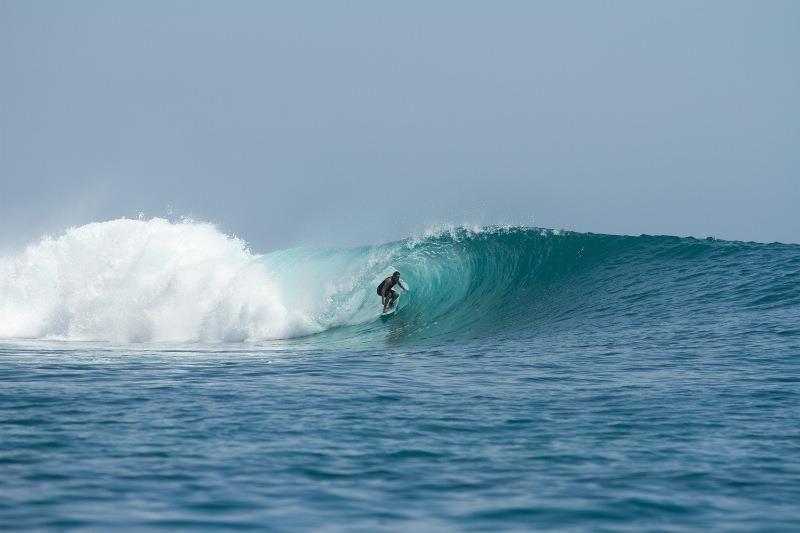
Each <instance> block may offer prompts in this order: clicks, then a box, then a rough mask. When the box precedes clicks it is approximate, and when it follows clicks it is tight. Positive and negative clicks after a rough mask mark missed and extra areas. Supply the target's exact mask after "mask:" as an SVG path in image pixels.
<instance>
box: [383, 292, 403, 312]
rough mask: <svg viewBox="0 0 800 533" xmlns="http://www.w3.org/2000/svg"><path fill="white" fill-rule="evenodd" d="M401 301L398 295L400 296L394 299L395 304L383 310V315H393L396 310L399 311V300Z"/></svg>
mask: <svg viewBox="0 0 800 533" xmlns="http://www.w3.org/2000/svg"><path fill="white" fill-rule="evenodd" d="M399 301H400V297H399V296H398V297H397V300H395V301H394V305H393V306H391V307H390V308H389V309H387V310H386V311H383V312H382V313H381V316H389V315H392V314H394V312H395V311H397V302H399Z"/></svg>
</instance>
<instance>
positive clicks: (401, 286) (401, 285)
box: [397, 281, 408, 292]
mask: <svg viewBox="0 0 800 533" xmlns="http://www.w3.org/2000/svg"><path fill="white" fill-rule="evenodd" d="M397 284H398V285H400V288H401V289H403V290H404V291H406V292H408V289H406V288H405V287H403V284H402V283H400V282H399V281H398V282H397Z"/></svg>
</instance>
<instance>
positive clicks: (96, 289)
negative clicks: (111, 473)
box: [0, 218, 380, 342]
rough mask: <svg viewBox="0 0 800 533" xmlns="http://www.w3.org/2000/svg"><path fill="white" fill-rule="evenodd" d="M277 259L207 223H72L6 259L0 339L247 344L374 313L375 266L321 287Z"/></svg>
mask: <svg viewBox="0 0 800 533" xmlns="http://www.w3.org/2000/svg"><path fill="white" fill-rule="evenodd" d="M279 259H280V258H278V259H276V258H272V259H270V256H256V255H253V254H252V253H250V251H249V250H248V249H247V246H246V243H245V242H243V241H242V240H240V239H237V238H235V237H230V236H227V235H225V234H223V233H222V232H220V231H219V230H218V229H217V228H216V227H215V226H213V225H211V224H207V223H201V222H191V221H186V222H178V223H174V222H170V221H168V220H164V219H159V218H155V219H150V220H130V219H119V220H113V221H108V222H98V223H92V224H87V225H85V226H81V227H76V228H71V229H70V230H68V231H67V232H66V233H65V234H64V235H61V236H59V237H55V238H53V237H45V238H43V239H42V240H41V241H40V242H38V243H36V244H32V245H30V246H28V247H27V248H26V249H25V250H24V251H22V252H21V253H19V254H15V255H14V254H12V255H6V256H4V257H0V338H51V339H67V340H109V341H119V342H140V341H181V342H184V341H243V340H261V339H277V338H287V337H295V336H299V335H304V334H309V333H315V332H318V331H322V330H324V329H326V328H328V327H330V326H331V325H337V324H344V323H353V322H358V321H362V320H367V319H369V318H370V315H369V313H367V312H366V310H365V305H364V304H365V301H366V295H367V294H368V291H366V289H363V288H362V287H361V285H364V280H365V278H369V279H368V280H369V281H370V282H372V281H373V279H375V278H376V276H379V275H380V274H379V273H378V272H377V270H376V271H375V272H374V273H373V272H368V269H370V268H373V267H374V264H373V265H369V264H362V267H361V270H360V272H349V273H348V274H347V275H346V276H345V277H344V278H340V280H339V281H338V282H337V283H329V284H327V285H325V284H323V285H322V286H321V287H322V288H321V289H320V288H319V287H314V283H308V282H306V283H303V282H302V280H295V281H293V280H292V279H289V277H288V274H287V272H281V269H280V268H278V267H279V266H280V264H281V262H280V260H279ZM367 263H369V262H367ZM271 264H275V265H276V268H275V271H272V269H271V267H270V265H271ZM283 270H284V271H288V272H291V271H292V270H293V269H291V268H288V267H287V268H284V269H283ZM295 273H296V271H295Z"/></svg>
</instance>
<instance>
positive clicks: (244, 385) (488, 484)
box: [0, 230, 800, 531]
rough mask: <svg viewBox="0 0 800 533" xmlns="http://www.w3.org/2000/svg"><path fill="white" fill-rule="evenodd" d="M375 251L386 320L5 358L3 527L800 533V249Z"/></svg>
mask: <svg viewBox="0 0 800 533" xmlns="http://www.w3.org/2000/svg"><path fill="white" fill-rule="evenodd" d="M385 246H387V248H379V249H380V250H382V251H384V252H386V254H387V257H388V258H389V263H390V267H391V268H392V269H393V268H399V269H400V270H401V271H402V272H403V273H404V277H405V279H407V281H408V283H409V285H410V286H411V287H412V290H411V292H409V294H408V295H405V296H403V297H402V298H401V304H402V305H401V307H400V310H399V311H398V312H397V313H396V315H395V316H393V317H392V318H390V319H388V320H385V319H384V320H381V319H379V318H377V313H378V312H379V309H377V308H376V309H375V314H376V317H373V318H371V319H370V320H361V321H353V320H351V321H350V322H347V321H344V320H341V318H339V319H334V318H332V311H331V309H327V310H325V311H324V312H323V314H324V316H321V317H319V321H318V322H317V323H318V324H325V325H326V327H325V329H324V330H323V331H322V332H320V333H317V334H312V335H308V336H304V337H302V338H299V339H295V340H283V341H259V340H252V339H250V340H247V339H246V340H244V341H243V342H214V343H203V342H200V341H197V342H190V343H170V342H162V341H158V342H144V343H143V342H111V341H96V342H82V341H77V340H61V341H56V340H42V339H28V340H21V339H6V340H3V341H0V526H2V527H3V528H6V529H25V528H37V529H69V528H77V529H81V528H84V529H91V530H103V529H110V528H114V527H120V528H123V529H126V528H127V529H137V528H155V529H174V528H185V529H201V528H212V529H216V528H225V529H249V528H251V529H260V530H278V531H282V530H307V529H315V530H317V529H327V530H334V531H335V530H375V529H387V530H407V529H410V528H414V529H415V530H498V529H500V530H515V529H517V530H532V529H535V530H542V529H558V530H564V529H591V530H632V531H641V530H643V529H656V530H671V529H675V530H678V529H718V530H719V529H726V530H748V531H752V530H770V531H773V530H797V529H799V528H800V505H798V502H800V246H794V245H779V244H772V245H766V244H755V243H732V242H723V241H713V240H702V241H701V240H695V239H679V238H673V237H614V236H599V235H586V234H569V233H567V234H553V233H548V232H539V231H534V230H497V231H490V232H485V233H481V234H465V233H456V234H453V235H439V236H436V237H432V238H429V239H423V240H422V241H417V242H408V243H405V244H403V245H402V246H399V247H398V246H394V247H389V245H385ZM364 253H365V249H352V250H345V251H341V250H340V251H319V250H317V251H309V250H307V249H302V250H298V251H287V252H283V253H279V254H275V255H272V256H265V257H264V258H263V261H265V262H266V263H267V264H268V266H269V268H270V269H273V271H275V272H278V271H280V270H281V268H284V269H286V270H291V265H292V261H294V260H298V258H299V260H302V261H303V262H304V263H308V262H309V261H312V259H311V258H314V257H315V258H316V259H313V260H317V261H320V262H321V263H324V264H330V262H331V261H339V262H342V263H346V262H347V261H348V260H350V259H352V258H356V259H357V258H359V257H361V256H362V254H364ZM321 256H322V259H320V257H321ZM368 281H369V282H370V283H369V284H368V286H367V288H366V289H365V290H368V291H369V292H370V293H374V287H373V284H372V279H371V278H370V279H369V280H368ZM365 285H367V284H366V282H365ZM354 294H355V293H347V294H343V295H340V296H338V297H337V296H335V297H333V298H332V300H331V301H332V304H331V305H332V306H333V307H332V309H339V310H341V309H348V310H350V311H353V309H354V307H353V305H354V304H353V299H354V298H355V296H354ZM359 294H360V293H359ZM365 294H366V292H365ZM370 297H371V298H372V295H370ZM337 298H338V300H337ZM376 298H377V297H375V298H373V299H372V300H369V301H368V302H369V304H371V305H375V304H376V302H375V301H374V300H375V299H376ZM365 302H367V300H365ZM363 305H365V306H366V305H368V304H367V303H364V304H363ZM360 306H361V304H360V303H359V305H358V306H355V307H356V308H357V309H356V311H357V312H356V311H353V312H352V313H350V314H349V315H348V316H349V317H354V316H356V317H360V316H362V315H361V314H360V313H362V312H363V309H362V308H361V307H360ZM325 313H327V314H325ZM326 320H327V322H326ZM62 322H63V320H62Z"/></svg>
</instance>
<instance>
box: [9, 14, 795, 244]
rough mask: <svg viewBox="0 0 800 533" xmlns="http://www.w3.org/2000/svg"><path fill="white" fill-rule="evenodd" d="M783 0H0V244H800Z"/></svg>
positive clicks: (790, 23)
mask: <svg viewBox="0 0 800 533" xmlns="http://www.w3.org/2000/svg"><path fill="white" fill-rule="evenodd" d="M799 168H800V2H798V1H794V0H789V1H785V2H780V1H752V2H736V1H729V0H725V1H695V0H692V1H686V2H681V1H673V0H670V1H658V2H648V1H638V0H636V1H626V2H607V1H591V2H589V1H587V2H564V1H551V2H533V1H520V2H512V1H502V2H489V1H485V2H465V1H454V2H445V1H441V2H435V1H425V2H295V1H291V2H289V1H286V2H267V1H238V2H232V1H225V2H223V1H219V2H201V1H195V0H192V1H172V2H170V1H164V0H158V1H141V0H136V1H129V2H114V1H106V0H102V1H60V0H59V1H35V0H23V1H9V0H0V228H1V229H0V245H4V246H8V245H15V244H20V243H24V242H27V241H28V240H30V239H33V238H35V237H37V236H38V235H39V234H40V233H42V232H44V231H58V230H60V229H63V228H65V227H66V226H68V225H73V224H83V223H86V222H91V221H97V220H107V219H112V218H118V217H121V216H127V217H135V216H137V214H138V213H140V212H143V213H144V214H145V215H147V216H164V215H170V216H175V217H177V216H182V215H192V216H194V217H196V218H200V219H203V220H208V221H212V222H216V223H218V224H219V225H220V226H221V227H222V228H223V229H224V230H226V231H228V232H231V233H235V234H237V235H240V236H242V237H243V238H245V239H247V240H248V241H250V242H251V243H252V245H253V249H254V250H256V251H266V250H268V249H272V248H277V247H283V246H287V245H293V244H313V243H332V244H351V243H361V242H374V241H385V240H390V239H394V238H398V237H403V236H405V235H408V234H409V233H411V232H414V231H419V230H421V229H424V228H425V227H426V226H430V225H432V224H436V223H447V222H450V223H461V222H472V223H479V224H484V223H522V224H528V225H537V226H544V227H556V228H566V229H575V230H580V231H593V232H610V233H629V234H639V233H659V234H663V233H668V234H678V235H695V236H707V235H713V236H717V237H722V238H734V239H744V240H750V239H753V240H760V241H772V240H780V241H786V242H800V215H798V213H799V212H800V209H798V204H799V203H800V172H798V169H799Z"/></svg>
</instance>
